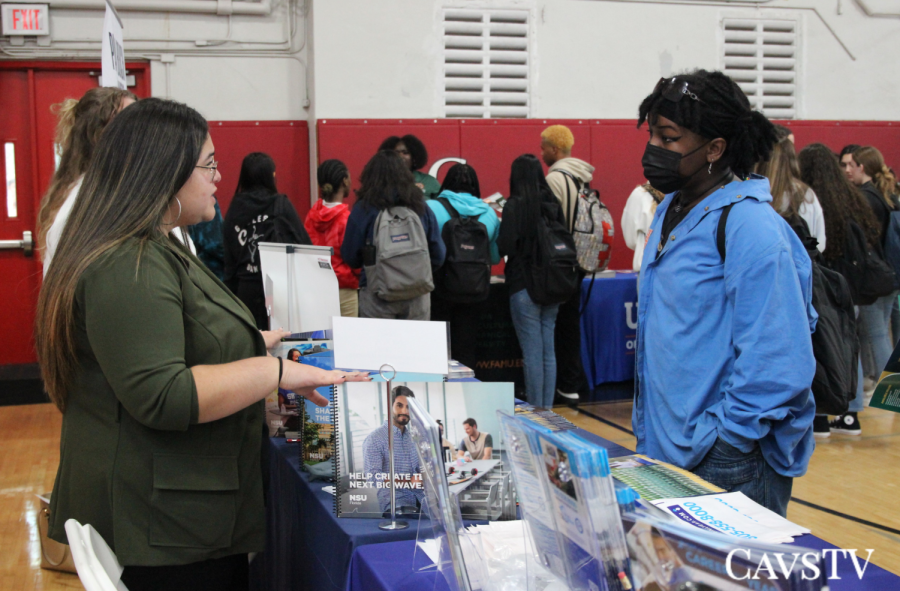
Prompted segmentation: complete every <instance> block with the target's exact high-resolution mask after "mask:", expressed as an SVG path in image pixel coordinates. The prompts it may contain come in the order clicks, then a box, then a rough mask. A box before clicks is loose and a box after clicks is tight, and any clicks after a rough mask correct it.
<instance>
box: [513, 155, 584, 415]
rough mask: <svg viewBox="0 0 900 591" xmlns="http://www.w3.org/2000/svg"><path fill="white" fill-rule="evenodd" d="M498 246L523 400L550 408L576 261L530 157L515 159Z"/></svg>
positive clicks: (555, 204) (562, 219)
mask: <svg viewBox="0 0 900 591" xmlns="http://www.w3.org/2000/svg"><path fill="white" fill-rule="evenodd" d="M497 244H498V246H499V247H500V254H501V255H505V256H507V257H508V259H507V261H506V284H507V286H508V287H509V294H510V296H509V307H510V312H511V313H512V320H513V326H515V329H516V335H517V336H518V337H519V345H520V346H521V347H522V355H523V356H524V361H525V396H526V398H527V400H528V402H529V403H531V404H533V405H534V406H539V407H544V408H551V407H552V406H553V397H554V394H555V392H556V353H555V351H554V330H555V327H556V315H557V313H558V311H559V304H561V303H562V302H565V301H566V300H568V299H569V298H570V297H571V296H572V294H573V293H574V292H575V290H577V289H578V258H577V255H576V253H575V242H574V240H573V239H572V235H571V234H570V233H569V231H568V229H567V228H566V220H565V217H564V215H563V211H562V207H561V206H560V204H559V200H558V199H557V198H556V197H555V196H554V195H553V192H552V191H551V189H550V186H549V185H548V184H547V180H546V179H545V178H544V170H543V168H542V167H541V162H540V160H538V159H537V157H535V156H533V155H531V154H523V155H522V156H519V157H518V158H516V159H515V160H514V161H513V164H512V172H511V173H510V179H509V201H507V203H506V206H505V207H504V208H503V219H502V221H501V223H500V237H499V239H498V240H497Z"/></svg>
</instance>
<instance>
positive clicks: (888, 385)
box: [869, 346, 900, 412]
mask: <svg viewBox="0 0 900 591" xmlns="http://www.w3.org/2000/svg"><path fill="white" fill-rule="evenodd" d="M869 406H874V407H875V408H881V409H884V410H890V411H893V412H900V346H898V347H897V348H895V349H894V352H893V353H891V356H890V358H889V359H888V362H887V365H885V366H884V371H882V372H881V378H880V379H879V380H878V385H877V386H876V387H875V392H874V393H873V394H872V400H871V401H869Z"/></svg>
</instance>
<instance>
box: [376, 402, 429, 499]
mask: <svg viewBox="0 0 900 591" xmlns="http://www.w3.org/2000/svg"><path fill="white" fill-rule="evenodd" d="M415 396H416V395H415V393H414V392H413V391H412V390H410V389H409V388H407V387H406V386H397V387H396V388H394V390H393V391H392V392H391V415H392V417H393V426H392V428H393V429H394V474H395V475H396V482H397V483H398V484H397V494H396V506H397V508H398V509H400V508H401V507H408V508H411V509H416V507H417V502H418V503H421V501H422V497H423V495H424V489H423V488H422V477H421V476H420V475H419V473H420V472H421V471H422V470H421V468H420V467H419V456H418V454H417V453H416V446H415V443H413V439H412V437H411V436H410V434H409V429H407V428H406V427H407V425H409V403H408V399H409V398H415ZM387 430H388V422H387V421H385V422H384V423H383V424H382V425H381V426H380V427H378V428H377V429H375V430H374V431H372V432H371V433H369V435H368V437H366V439H365V441H363V458H364V467H365V471H366V474H371V475H372V476H371V478H370V479H369V485H370V486H375V485H376V483H379V482H381V483H383V486H385V488H379V489H378V504H379V505H380V507H381V510H382V511H389V510H390V508H391V490H390V488H388V487H387V486H388V483H389V479H390V476H389V474H390V471H391V463H390V462H391V460H390V454H389V453H388V431H387Z"/></svg>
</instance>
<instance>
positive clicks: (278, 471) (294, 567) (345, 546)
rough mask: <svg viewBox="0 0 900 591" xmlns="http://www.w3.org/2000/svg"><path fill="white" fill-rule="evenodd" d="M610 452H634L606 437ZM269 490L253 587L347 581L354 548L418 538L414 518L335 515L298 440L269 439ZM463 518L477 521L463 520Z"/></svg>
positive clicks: (338, 585) (280, 588)
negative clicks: (400, 526)
mask: <svg viewBox="0 0 900 591" xmlns="http://www.w3.org/2000/svg"><path fill="white" fill-rule="evenodd" d="M576 432H577V433H578V434H579V435H581V436H582V437H584V438H585V439H588V440H589V441H593V442H596V443H600V444H601V445H602V444H603V442H605V440H603V439H600V438H599V437H597V436H596V435H594V434H593V433H588V432H587V431H584V430H581V429H578V430H577V431H576ZM605 443H606V444H607V445H608V446H612V447H611V448H610V455H611V456H612V457H615V456H620V455H628V454H630V453H632V452H630V451H629V450H627V449H626V448H624V447H621V446H618V445H616V444H613V443H610V442H605ZM268 464H269V493H268V500H267V505H266V524H267V530H266V551H265V552H263V553H262V554H260V555H259V556H257V557H256V559H255V560H254V561H253V564H252V566H251V582H252V588H253V589H255V590H271V591H293V590H305V589H315V590H316V591H326V590H331V589H334V590H340V589H343V588H344V587H345V583H346V580H347V572H348V570H349V568H350V559H351V557H352V556H353V553H354V551H355V550H357V549H358V548H360V547H362V546H365V545H368V544H381V543H386V542H394V541H401V540H412V541H413V543H414V541H415V539H416V534H417V525H418V518H417V517H412V518H410V519H409V520H408V521H409V525H410V527H409V528H407V529H405V530H398V531H382V530H380V529H378V524H379V523H380V522H381V520H380V519H353V518H346V517H345V518H338V517H336V516H335V515H334V496H333V495H331V494H329V493H328V492H326V491H324V490H323V488H324V487H325V486H328V485H329V484H330V483H326V482H310V481H309V475H308V474H307V473H305V472H301V471H300V456H299V450H298V448H297V444H295V443H287V442H285V440H284V439H277V438H273V439H270V440H269V463H268ZM466 523H467V524H471V523H477V522H473V521H466Z"/></svg>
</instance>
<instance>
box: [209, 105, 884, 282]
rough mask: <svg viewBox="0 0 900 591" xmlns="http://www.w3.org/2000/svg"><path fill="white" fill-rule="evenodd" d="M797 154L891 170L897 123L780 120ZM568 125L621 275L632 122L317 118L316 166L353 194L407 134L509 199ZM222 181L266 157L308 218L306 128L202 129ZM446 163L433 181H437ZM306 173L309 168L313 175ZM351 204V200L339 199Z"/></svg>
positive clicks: (227, 198)
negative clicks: (512, 186)
mask: <svg viewBox="0 0 900 591" xmlns="http://www.w3.org/2000/svg"><path fill="white" fill-rule="evenodd" d="M783 123H784V124H785V125H788V126H789V127H791V128H792V129H793V130H794V135H795V139H796V141H797V147H798V149H799V148H802V147H803V146H805V145H807V144H810V143H814V142H821V143H824V144H826V145H827V146H828V147H829V148H831V149H832V150H834V151H836V152H837V151H839V150H840V149H841V148H842V147H843V146H844V145H846V144H849V143H857V144H862V145H873V146H875V147H877V148H878V149H879V150H881V152H882V153H883V154H884V157H885V160H886V161H887V163H888V165H889V166H891V167H893V168H894V169H895V170H897V169H900V122H891V121H881V122H868V121H867V122H847V121H788V122H783ZM553 124H562V125H566V126H568V127H569V128H570V129H571V130H572V132H573V133H574V134H575V147H574V148H573V150H572V155H573V156H575V157H576V158H581V159H583V160H586V161H588V162H590V163H591V164H593V165H594V166H595V167H596V168H597V171H596V172H595V173H594V179H595V180H594V182H593V183H592V184H593V186H594V187H595V188H597V189H599V190H600V194H601V199H602V200H603V202H604V203H606V204H607V206H609V208H610V211H611V212H612V214H613V219H614V220H615V222H616V229H617V235H616V242H615V246H614V252H613V257H612V263H611V265H610V266H611V268H614V269H628V268H630V266H631V258H632V253H631V251H630V250H628V248H627V247H626V246H625V242H624V240H623V239H622V237H621V234H620V233H619V231H618V230H619V225H620V220H621V217H622V210H623V209H624V207H625V201H626V199H627V198H628V195H629V194H630V193H631V191H632V189H634V187H635V186H636V185H638V184H641V183H642V182H643V181H644V179H643V175H642V172H641V164H640V162H641V155H642V154H643V151H644V145H645V143H646V141H647V132H646V128H644V129H641V130H638V129H635V126H634V124H635V121H634V120H633V119H627V120H615V119H608V120H596V119H580V120H579V119H564V120H560V119H553V120H551V119H546V120H544V119H526V120H521V119H519V120H510V119H496V120H495V119H402V120H398V119H325V120H320V121H319V122H318V128H317V131H318V152H319V154H318V161H319V162H323V161H325V160H327V159H329V158H338V159H340V160H342V161H344V163H346V164H347V166H348V167H349V169H350V174H351V176H352V179H353V185H354V187H358V179H359V175H360V173H361V172H362V169H363V166H365V163H366V162H367V161H368V159H369V158H370V157H371V156H372V154H373V153H374V152H375V150H376V149H377V148H378V146H379V145H380V144H381V141H382V140H383V139H384V138H386V137H388V136H390V135H401V136H402V135H405V134H408V133H411V134H413V135H415V136H417V137H419V138H420V139H421V140H422V141H423V142H424V143H425V145H426V147H427V148H428V156H429V163H428V164H427V165H426V166H425V168H424V170H427V169H428V168H430V166H431V164H432V163H433V162H436V161H438V160H441V159H443V158H449V157H457V158H464V159H466V161H468V162H469V164H471V165H472V166H473V167H474V168H475V170H476V171H477V172H478V177H479V180H480V182H481V191H482V196H487V195H490V194H492V193H494V192H500V193H502V194H504V195H506V194H507V193H508V192H509V168H510V165H511V164H512V161H513V160H514V159H515V158H516V157H517V156H519V155H520V154H523V153H526V152H528V153H532V154H535V155H538V156H539V155H540V134H541V131H543V130H544V128H546V127H547V126H548V125H553ZM210 129H211V134H212V137H213V141H214V142H215V143H216V155H217V159H218V160H219V162H220V163H221V165H220V170H221V171H222V176H223V178H222V183H221V184H220V185H219V193H218V196H219V202H220V204H221V206H222V210H223V211H225V210H226V209H227V206H228V204H229V203H230V202H231V198H232V196H233V195H234V188H235V186H236V184H237V177H238V174H239V173H240V164H241V161H242V159H243V157H244V156H245V155H246V154H248V153H249V152H252V151H254V150H260V151H264V152H267V153H269V154H270V155H271V156H272V157H273V158H274V159H275V162H276V165H277V167H278V169H277V170H278V172H277V175H278V188H279V190H280V191H282V192H283V193H286V194H287V195H288V197H290V199H291V201H292V202H293V203H294V205H295V206H296V207H297V211H298V212H299V213H300V216H301V217H304V216H305V215H306V212H307V211H309V174H310V171H309V167H308V164H307V163H308V162H309V155H308V154H309V152H308V131H309V130H308V128H307V124H306V122H302V121H301V122H298V121H294V122H287V121H281V122H259V123H258V124H257V123H255V122H221V123H220V122H211V123H210ZM448 168H449V165H445V166H444V167H443V168H442V169H441V172H440V173H439V175H438V180H442V179H443V175H444V174H445V173H446V171H447V169H448ZM313 174H314V171H313ZM353 200H354V199H353V198H352V197H351V199H350V200H349V202H352V201H353Z"/></svg>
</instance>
